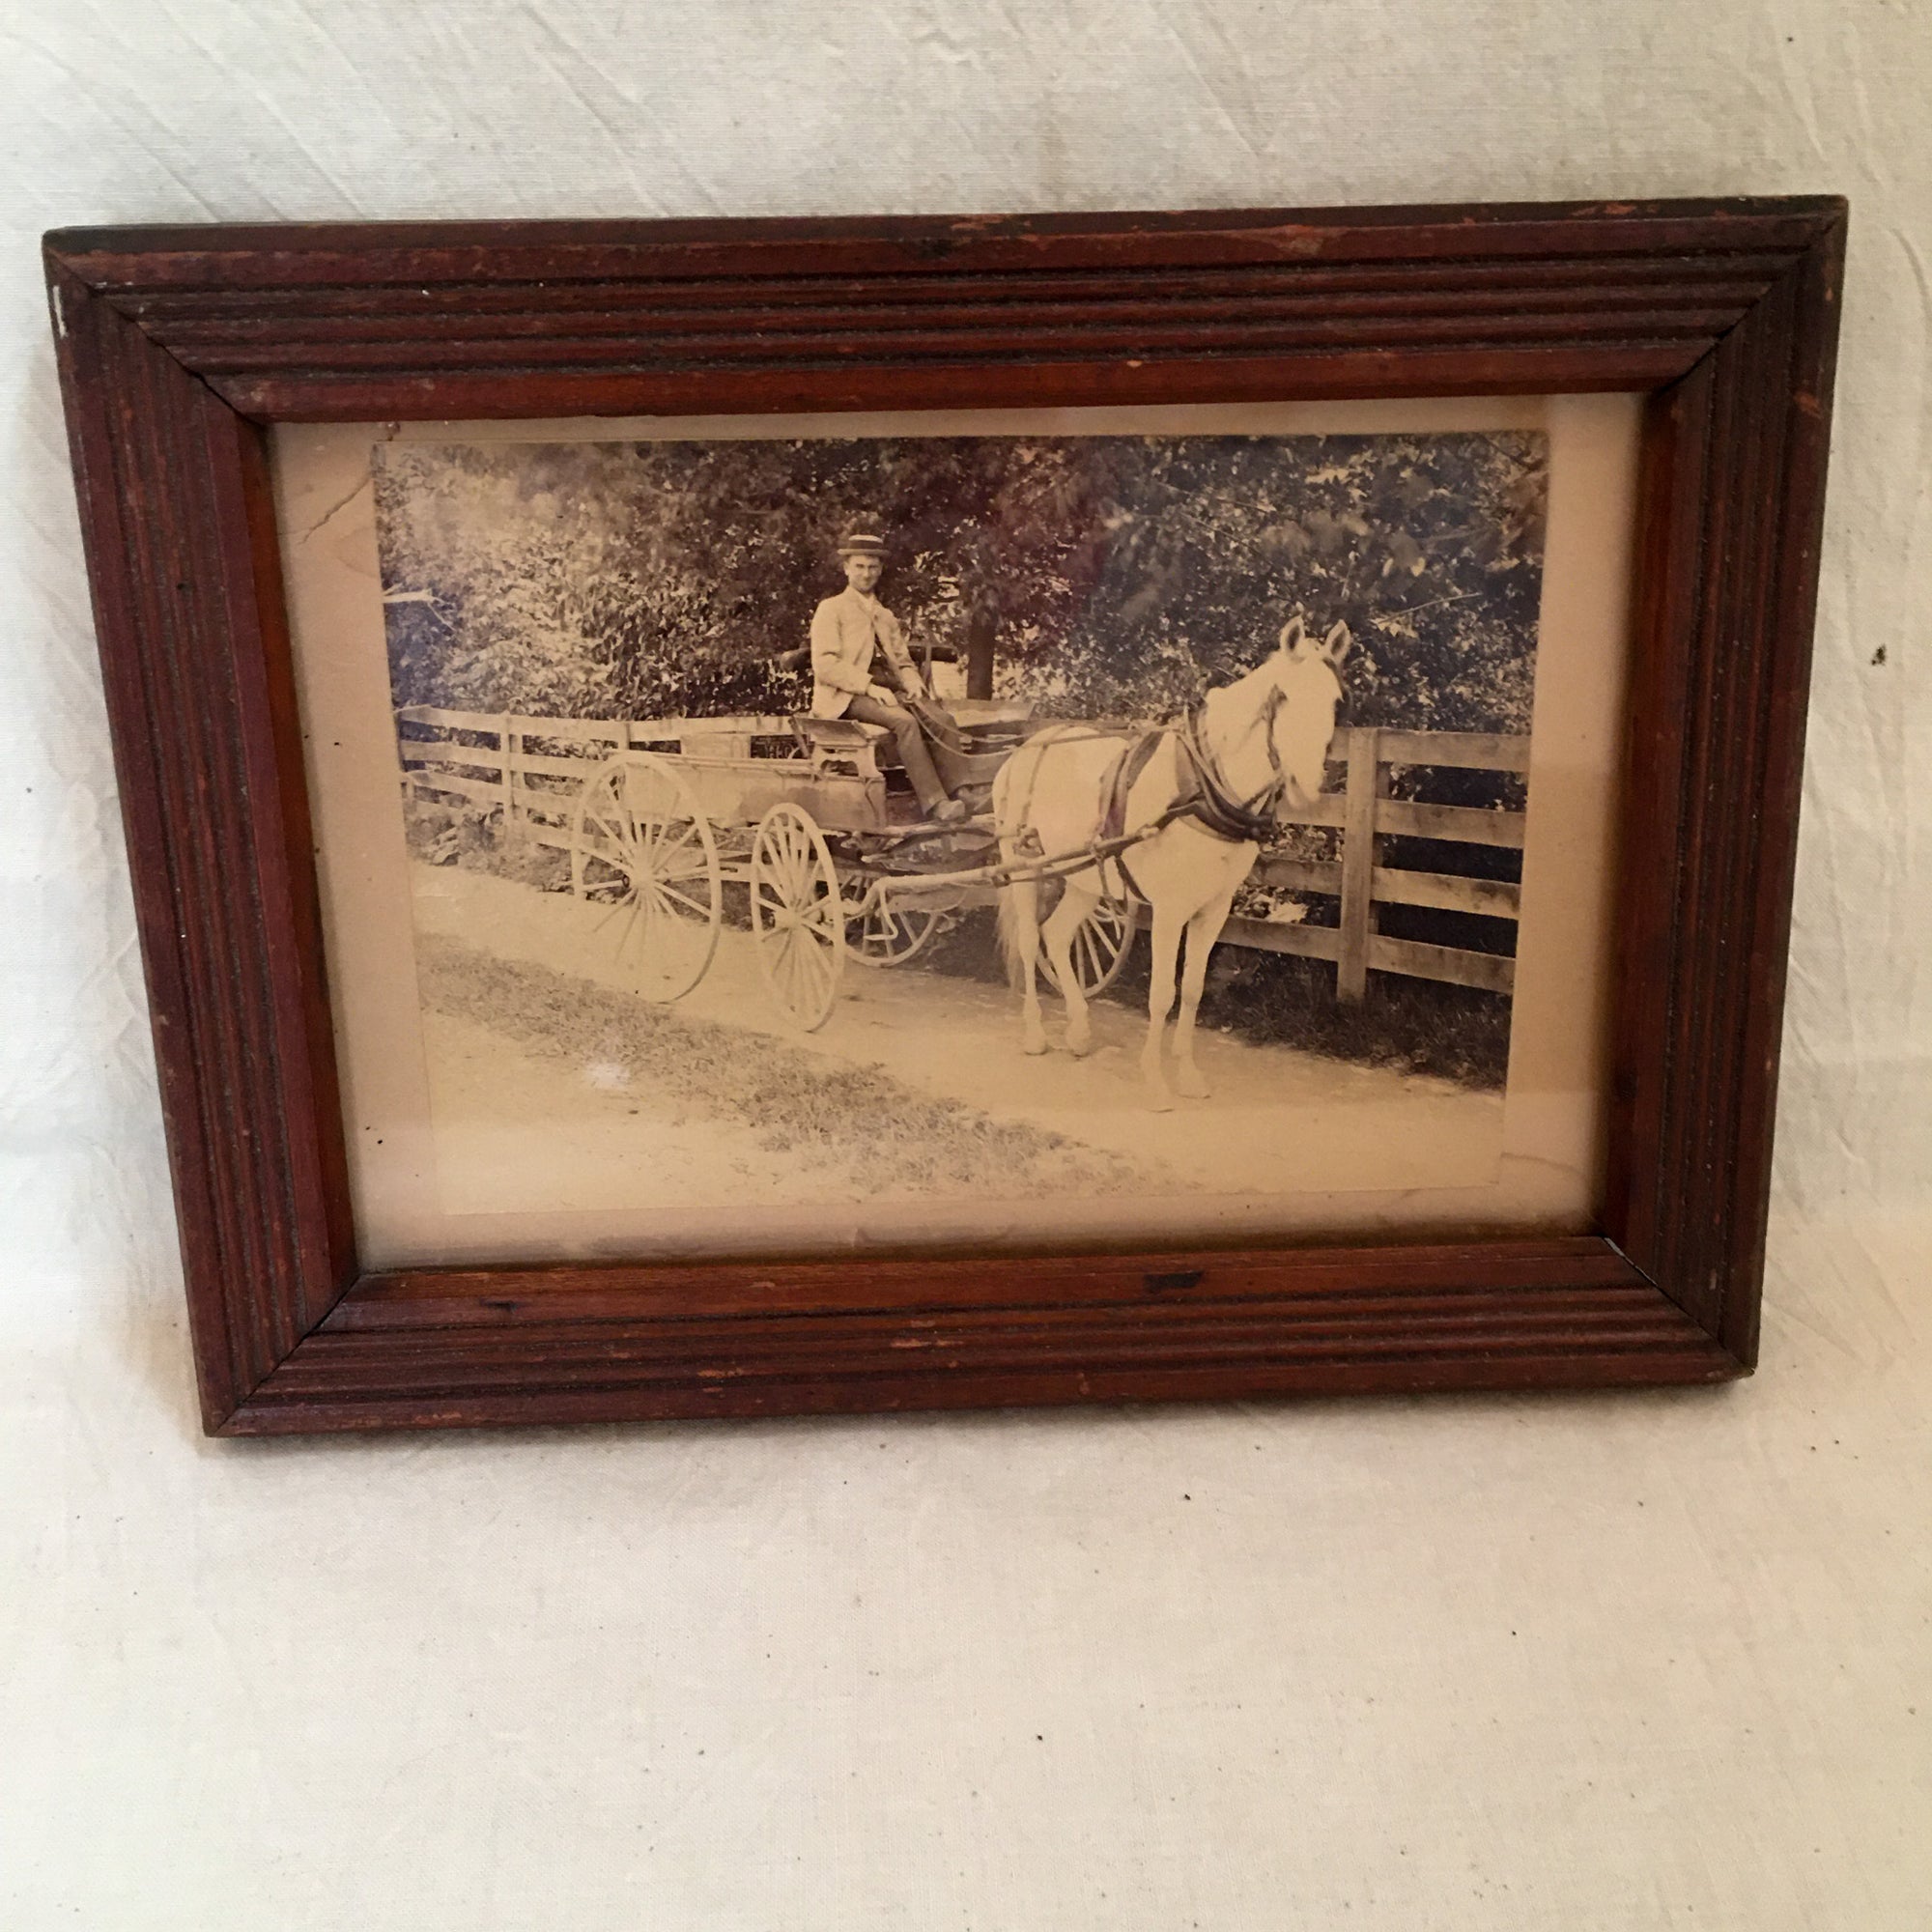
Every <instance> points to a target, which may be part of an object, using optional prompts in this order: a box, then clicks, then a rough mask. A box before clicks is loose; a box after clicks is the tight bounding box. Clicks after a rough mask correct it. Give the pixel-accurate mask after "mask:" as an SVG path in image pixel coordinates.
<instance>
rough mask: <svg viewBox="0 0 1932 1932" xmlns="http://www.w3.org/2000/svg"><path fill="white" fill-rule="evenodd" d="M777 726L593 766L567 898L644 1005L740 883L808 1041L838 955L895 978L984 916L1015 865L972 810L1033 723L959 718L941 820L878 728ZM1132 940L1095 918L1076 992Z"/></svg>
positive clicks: (737, 722) (992, 709) (946, 762)
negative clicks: (604, 926)
mask: <svg viewBox="0 0 1932 1932" xmlns="http://www.w3.org/2000/svg"><path fill="white" fill-rule="evenodd" d="M775 722H777V721H772V720H764V719H751V718H721V719H707V720H705V721H703V723H702V727H701V729H698V728H693V729H691V730H689V731H685V732H681V733H680V734H679V736H678V737H677V738H676V739H675V740H671V739H667V740H665V741H664V747H663V748H662V749H660V748H653V747H649V746H645V747H638V746H635V745H634V746H632V747H630V748H627V749H625V750H621V751H618V752H615V753H612V754H611V755H610V756H609V757H607V758H605V759H604V760H603V761H602V762H601V763H600V764H599V765H597V766H596V767H595V769H593V770H592V771H591V772H590V773H589V774H588V775H587V776H586V777H585V779H584V780H583V781H582V785H581V787H580V788H579V791H578V794H577V798H576V803H575V806H574V809H573V810H572V813H571V819H570V866H571V886H572V889H573V891H574V892H576V894H577V895H579V896H580V897H582V898H584V899H587V900H591V901H595V902H601V903H604V904H606V905H608V906H609V907H610V908H611V915H612V917H613V918H614V919H616V920H618V921H619V922H620V923H621V924H620V930H619V932H618V935H617V945H618V948H619V950H620V956H621V957H622V958H623V959H624V961H625V964H626V967H627V971H628V972H629V973H631V974H632V975H633V976H634V978H635V981H636V983H637V985H638V986H639V990H640V991H641V992H643V993H644V994H645V995H646V996H647V997H649V998H652V999H656V1000H674V999H678V998H680V997H682V996H683V995H684V994H685V993H688V992H689V991H691V989H692V988H693V987H694V986H696V984H697V982H698V981H699V980H701V979H702V978H703V976H704V974H705V972H706V970H707V969H708V967H709V966H710V964H711V960H712V957H713V955H714V953H715V952H716V950H717V945H718V935H719V931H720V929H721V927H722V926H723V924H724V923H725V892H724V889H725V886H726V885H727V884H736V885H741V886H743V887H744V888H745V889H746V891H747V895H748V899H749V913H750V920H751V926H752V931H753V936H754V938H755V940H756V944H757V957H758V963H759V967H760V970H761V972H762V974H763V977H764V983H765V986H766V988H767V989H768V991H769V993H770V995H771V998H772V1000H773V1002H774V1003H775V1004H776V1005H777V1007H778V1008H779V1009H780V1010H781V1012H782V1013H783V1015H784V1016H785V1018H787V1019H788V1020H790V1021H791V1022H792V1023H793V1024H794V1025H796V1026H798V1027H801V1028H803V1029H805V1030H807V1031H811V1030H813V1029H815V1028H817V1027H819V1026H822V1025H823V1024H824V1022H825V1021H826V1019H827V1018H828V1017H829V1016H830V1014H831V1012H832V1009H833V1006H834V1004H835V1002H836V1001H837V999H838V987H839V983H840V980H841V977H842V975H843V972H844V968H845V963H846V961H847V960H848V959H852V960H857V961H858V962H860V963H861V964H863V965H867V966H896V965H900V964H903V963H904V962H905V961H906V960H909V959H911V958H913V957H915V956H916V955H917V954H918V953H920V952H923V951H924V949H925V948H926V946H927V945H928V944H929V942H930V941H931V940H932V939H933V937H934V936H935V934H937V933H938V932H939V931H940V930H942V929H943V928H944V926H945V925H947V924H948V923H950V922H951V921H952V919H953V918H954V917H956V915H957V914H958V913H960V912H961V911H963V910H965V909H966V908H969V907H972V906H976V905H991V904H993V903H994V901H995V899H996V897H997V895H998V893H999V890H1000V888H1001V887H1002V886H1003V885H1005V884H1007V883H1008V882H1009V880H1010V879H1011V877H1012V876H1013V870H1014V868H1013V867H1011V866H1005V865H1002V864H1001V863H1000V855H999V846H998V840H997V838H996V835H995V833H994V830H993V827H992V823H991V819H990V816H989V815H988V813H987V812H986V810H985V806H986V802H987V799H988V795H989V793H990V791H991V788H992V784H993V781H994V779H995V778H996V776H997V774H998V772H999V770H1000V768H1001V766H1002V765H1003V764H1004V763H1005V762H1006V760H1007V759H1008V758H1009V756H1010V754H1011V753H1012V752H1013V751H1014V750H1015V749H1016V748H1017V747H1018V746H1019V745H1020V744H1022V743H1023V742H1024V741H1025V740H1026V738H1027V737H1028V736H1029V735H1030V734H1031V733H1032V731H1033V730H1034V729H1035V726H1034V724H1033V722H1032V721H1031V720H1030V719H1029V718H1028V716H1027V711H1026V707H1024V706H1017V705H999V704H995V703H992V702H989V701H984V700H980V701H977V702H975V701H970V700H969V701H966V702H962V703H959V704H957V705H955V707H954V709H953V715H952V728H950V729H949V728H947V727H946V726H945V725H942V726H941V727H940V729H939V730H938V732H936V733H935V735H934V736H933V739H932V752H933V757H934V762H935V764H936V765H937V766H938V768H939V771H940V774H941V776H942V777H943V778H944V779H945V780H946V781H947V784H948V787H949V788H950V789H951V790H952V792H953V793H954V794H955V795H956V796H958V797H959V798H961V799H962V800H964V801H965V803H966V804H967V805H968V807H969V810H970V813H971V815H970V816H968V817H967V818H966V819H964V820H961V821H956V822H951V823H939V822H934V821H932V820H929V819H927V818H925V817H923V815H922V814H921V812H920V810H919V807H918V804H917V801H916V800H915V799H914V798H913V796H912V794H911V792H910V790H909V789H901V787H900V782H899V780H898V777H897V775H896V774H895V772H894V771H893V770H892V769H891V768H890V767H889V766H888V765H887V764H886V763H885V762H884V757H883V753H882V750H881V746H880V742H879V741H880V737H881V734H880V733H878V732H877V731H876V730H875V729H874V728H873V727H871V726H867V725H859V724H855V723H852V722H850V721H848V720H846V719H822V718H795V719H790V720H787V721H784V722H785V723H786V724H787V725H788V726H789V730H788V732H786V733H784V734H779V733H774V732H771V731H770V730H769V729H761V728H760V727H767V726H769V725H771V724H773V723H775ZM672 745H675V749H674V750H673V749H670V747H671V746H672ZM1080 863H1081V864H1083V865H1086V864H1091V861H1089V860H1088V859H1086V858H1085V857H1084V855H1083V856H1082V858H1081V860H1080ZM1054 869H1055V868H1054V867H1052V866H1051V865H1039V864H1036V865H1034V866H1033V867H1031V868H1030V870H1031V872H1032V874H1033V875H1035V876H1041V875H1051V874H1052V872H1053V871H1054ZM1063 869H1064V867H1063ZM1132 932H1133V923H1132V918H1131V915H1130V913H1129V911H1128V910H1127V908H1126V907H1125V906H1123V905H1122V904H1120V903H1118V902H1115V901H1110V900H1103V901H1101V903H1100V904H1099V905H1098V906H1096V907H1095V909H1094V913H1093V914H1092V915H1091V916H1090V917H1089V919H1088V920H1087V921H1086V922H1085V923H1084V924H1083V926H1082V928H1081V931H1080V933H1079V935H1078V939H1077V942H1076V944H1075V947H1074V952H1073V961H1074V970H1075V972H1076V974H1077V975H1078V976H1079V979H1080V982H1081V990H1082V991H1083V992H1085V993H1088V994H1090V995H1092V994H1095V993H1098V992H1100V991H1102V990H1104V989H1105V988H1106V987H1107V986H1108V985H1110V984H1111V983H1112V982H1113V980H1114V979H1115V978H1116V976H1117V975H1118V974H1119V972H1120V970H1121V966H1122V961H1123V959H1124V957H1125V952H1126V947H1127V942H1128V941H1129V939H1130V938H1131V937H1132Z"/></svg>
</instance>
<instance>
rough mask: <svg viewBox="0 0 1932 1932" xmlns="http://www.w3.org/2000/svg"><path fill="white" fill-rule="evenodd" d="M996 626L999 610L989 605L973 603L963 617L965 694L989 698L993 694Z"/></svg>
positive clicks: (997, 627)
mask: <svg viewBox="0 0 1932 1932" xmlns="http://www.w3.org/2000/svg"><path fill="white" fill-rule="evenodd" d="M999 628H1000V620H999V613H998V611H995V610H994V609H993V607H992V606H991V605H990V604H976V605H975V606H974V607H973V609H972V610H971V611H969V612H968V613H967V617H966V696H968V697H991V696H992V695H993V639H994V638H995V636H996V635H997V634H998V632H999Z"/></svg>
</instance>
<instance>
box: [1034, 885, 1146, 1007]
mask: <svg viewBox="0 0 1932 1932" xmlns="http://www.w3.org/2000/svg"><path fill="white" fill-rule="evenodd" d="M1133 943H1134V916H1133V912H1132V910H1131V909H1130V908H1129V907H1126V906H1123V905H1122V904H1120V903H1119V901H1117V900H1114V899H1102V900H1101V901H1100V902H1099V904H1098V905H1096V906H1095V907H1094V910H1093V911H1092V912H1090V913H1089V914H1088V915H1087V917H1086V918H1085V919H1083V920H1082V921H1081V922H1080V923H1079V925H1078V926H1077V927H1076V928H1075V930H1074V934H1073V946H1072V952H1073V977H1074V978H1075V979H1076V980H1079V982H1080V990H1081V991H1082V992H1083V993H1085V994H1086V995H1087V997H1088V998H1089V999H1090V1000H1092V999H1095V998H1097V997H1098V996H1099V995H1100V994H1102V993H1104V992H1105V991H1106V990H1107V988H1108V987H1109V986H1111V985H1112V984H1113V983H1114V981H1115V980H1118V979H1119V978H1120V977H1121V971H1122V968H1123V967H1124V966H1125V965H1126V963H1127V949H1128V948H1129V947H1130V946H1132V944H1133ZM1039 967H1040V972H1041V975H1042V976H1043V977H1044V978H1045V980H1047V982H1048V983H1049V984H1050V985H1052V986H1053V988H1054V989H1055V991H1058V990H1059V987H1060V980H1059V979H1058V977H1057V976H1056V975H1055V973H1054V970H1053V961H1052V960H1051V959H1049V958H1048V957H1047V956H1046V948H1045V947H1043V946H1042V947H1041V948H1040V950H1039Z"/></svg>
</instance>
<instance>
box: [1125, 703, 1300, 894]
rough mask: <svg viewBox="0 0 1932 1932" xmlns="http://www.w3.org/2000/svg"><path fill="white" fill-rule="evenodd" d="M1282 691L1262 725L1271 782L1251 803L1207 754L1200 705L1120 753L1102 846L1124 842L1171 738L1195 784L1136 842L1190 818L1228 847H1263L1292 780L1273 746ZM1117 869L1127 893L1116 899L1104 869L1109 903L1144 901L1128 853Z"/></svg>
mask: <svg viewBox="0 0 1932 1932" xmlns="http://www.w3.org/2000/svg"><path fill="white" fill-rule="evenodd" d="M1281 703H1282V696H1281V690H1280V687H1279V686H1277V687H1276V688H1275V689H1273V690H1271V691H1270V692H1269V693H1268V695H1267V699H1266V702H1265V703H1264V704H1263V706H1262V709H1261V714H1260V719H1259V723H1260V725H1261V728H1262V732H1263V735H1264V738H1265V740H1266V743H1267V753H1268V769H1269V771H1270V773H1271V774H1272V776H1271V777H1270V778H1269V780H1268V781H1267V783H1266V784H1264V785H1263V786H1262V788H1261V790H1260V791H1258V792H1256V793H1255V795H1254V796H1253V797H1252V798H1247V799H1242V798H1237V797H1236V795H1235V794H1234V793H1233V792H1232V791H1230V790H1229V788H1228V783H1227V781H1226V780H1225V779H1224V778H1223V777H1222V774H1221V769H1220V767H1219V765H1217V764H1216V763H1215V761H1214V754H1213V753H1212V752H1210V751H1209V750H1208V742H1207V740H1206V738H1205V737H1203V735H1202V725H1203V707H1202V706H1201V705H1199V704H1196V705H1194V706H1193V707H1191V708H1190V709H1189V711H1188V713H1187V716H1186V717H1185V718H1184V719H1182V720H1181V722H1180V723H1179V725H1154V726H1152V727H1151V729H1150V730H1146V731H1143V732H1142V733H1141V734H1140V736H1139V737H1138V738H1136V739H1135V740H1134V741H1133V742H1132V743H1131V744H1130V745H1127V746H1124V747H1123V748H1122V752H1121V754H1120V756H1119V757H1117V758H1116V759H1115V760H1114V762H1113V764H1112V765H1111V766H1109V767H1108V771H1107V776H1106V778H1105V779H1104V780H1103V781H1102V783H1101V788H1100V792H1101V797H1102V798H1103V799H1104V800H1105V804H1104V806H1103V808H1102V810H1101V813H1100V836H1099V840H1098V842H1099V843H1100V844H1102V845H1106V844H1109V843H1111V842H1113V841H1114V840H1116V839H1120V838H1125V837H1126V819H1127V794H1128V793H1129V792H1130V791H1132V790H1133V788H1134V785H1135V783H1136V781H1138V780H1139V778H1140V776H1141V774H1142V773H1143V772H1145V771H1146V770H1147V768H1148V765H1149V763H1150V761H1151V759H1152V757H1153V754H1154V753H1155V752H1156V751H1157V750H1158V749H1159V747H1160V742H1161V740H1162V739H1163V738H1172V739H1173V740H1174V744H1175V749H1176V751H1177V752H1178V753H1179V757H1180V761H1181V763H1182V765H1183V767H1184V768H1186V770H1187V771H1188V772H1191V778H1189V779H1188V781H1187V782H1186V783H1184V784H1183V786H1182V789H1181V792H1180V795H1179V797H1178V798H1177V799H1176V800H1175V801H1174V803H1173V804H1172V805H1170V806H1169V807H1168V808H1167V809H1166V810H1164V811H1163V812H1162V813H1161V814H1160V815H1159V817H1157V818H1155V819H1153V820H1151V822H1150V823H1149V824H1147V825H1145V826H1142V827H1139V828H1137V829H1136V832H1135V837H1136V838H1151V837H1152V836H1153V835H1154V834H1155V833H1156V832H1159V831H1161V830H1163V829H1164V828H1165V827H1167V826H1169V825H1171V824H1173V823H1174V821H1175V820H1176V819H1177V818H1192V819H1193V820H1195V822H1196V823H1197V824H1199V825H1201V826H1202V827H1204V828H1205V829H1206V830H1207V831H1208V832H1211V833H1212V834H1213V835H1214V836H1215V837H1216V838H1225V839H1227V840H1228V842H1229V843H1230V844H1234V845H1240V844H1256V845H1259V844H1260V843H1261V842H1262V840H1263V839H1264V838H1266V837H1267V835H1268V834H1269V833H1270V832H1272V831H1273V830H1274V824H1275V818H1274V814H1275V809H1276V807H1277V806H1279V804H1280V803H1281V796H1282V793H1283V792H1285V791H1286V790H1287V789H1288V784H1289V778H1288V774H1287V773H1286V772H1285V771H1283V770H1282V767H1281V753H1280V752H1279V751H1277V750H1276V748H1275V742H1274V721H1275V714H1276V713H1277V712H1278V711H1279V710H1280V709H1281ZM1113 864H1114V866H1115V867H1116V868H1117V869H1118V871H1119V872H1120V875H1121V884H1122V887H1123V888H1124V891H1122V893H1119V894H1116V893H1114V892H1113V891H1112V890H1111V888H1109V887H1108V885H1107V868H1106V865H1105V864H1104V863H1103V864H1102V865H1101V867H1100V885H1101V890H1102V891H1103V892H1105V893H1106V895H1107V896H1108V898H1109V899H1114V900H1124V899H1125V898H1126V896H1127V895H1129V894H1131V895H1133V897H1135V898H1137V899H1142V900H1145V899H1146V898H1147V894H1146V893H1144V892H1143V891H1142V890H1141V889H1140V886H1139V885H1138V884H1137V883H1136V881H1135V879H1134V875H1133V872H1132V870H1131V869H1130V868H1129V867H1128V865H1127V855H1126V851H1125V849H1124V848H1123V849H1122V850H1121V851H1118V852H1116V853H1115V854H1114V856H1113Z"/></svg>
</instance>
